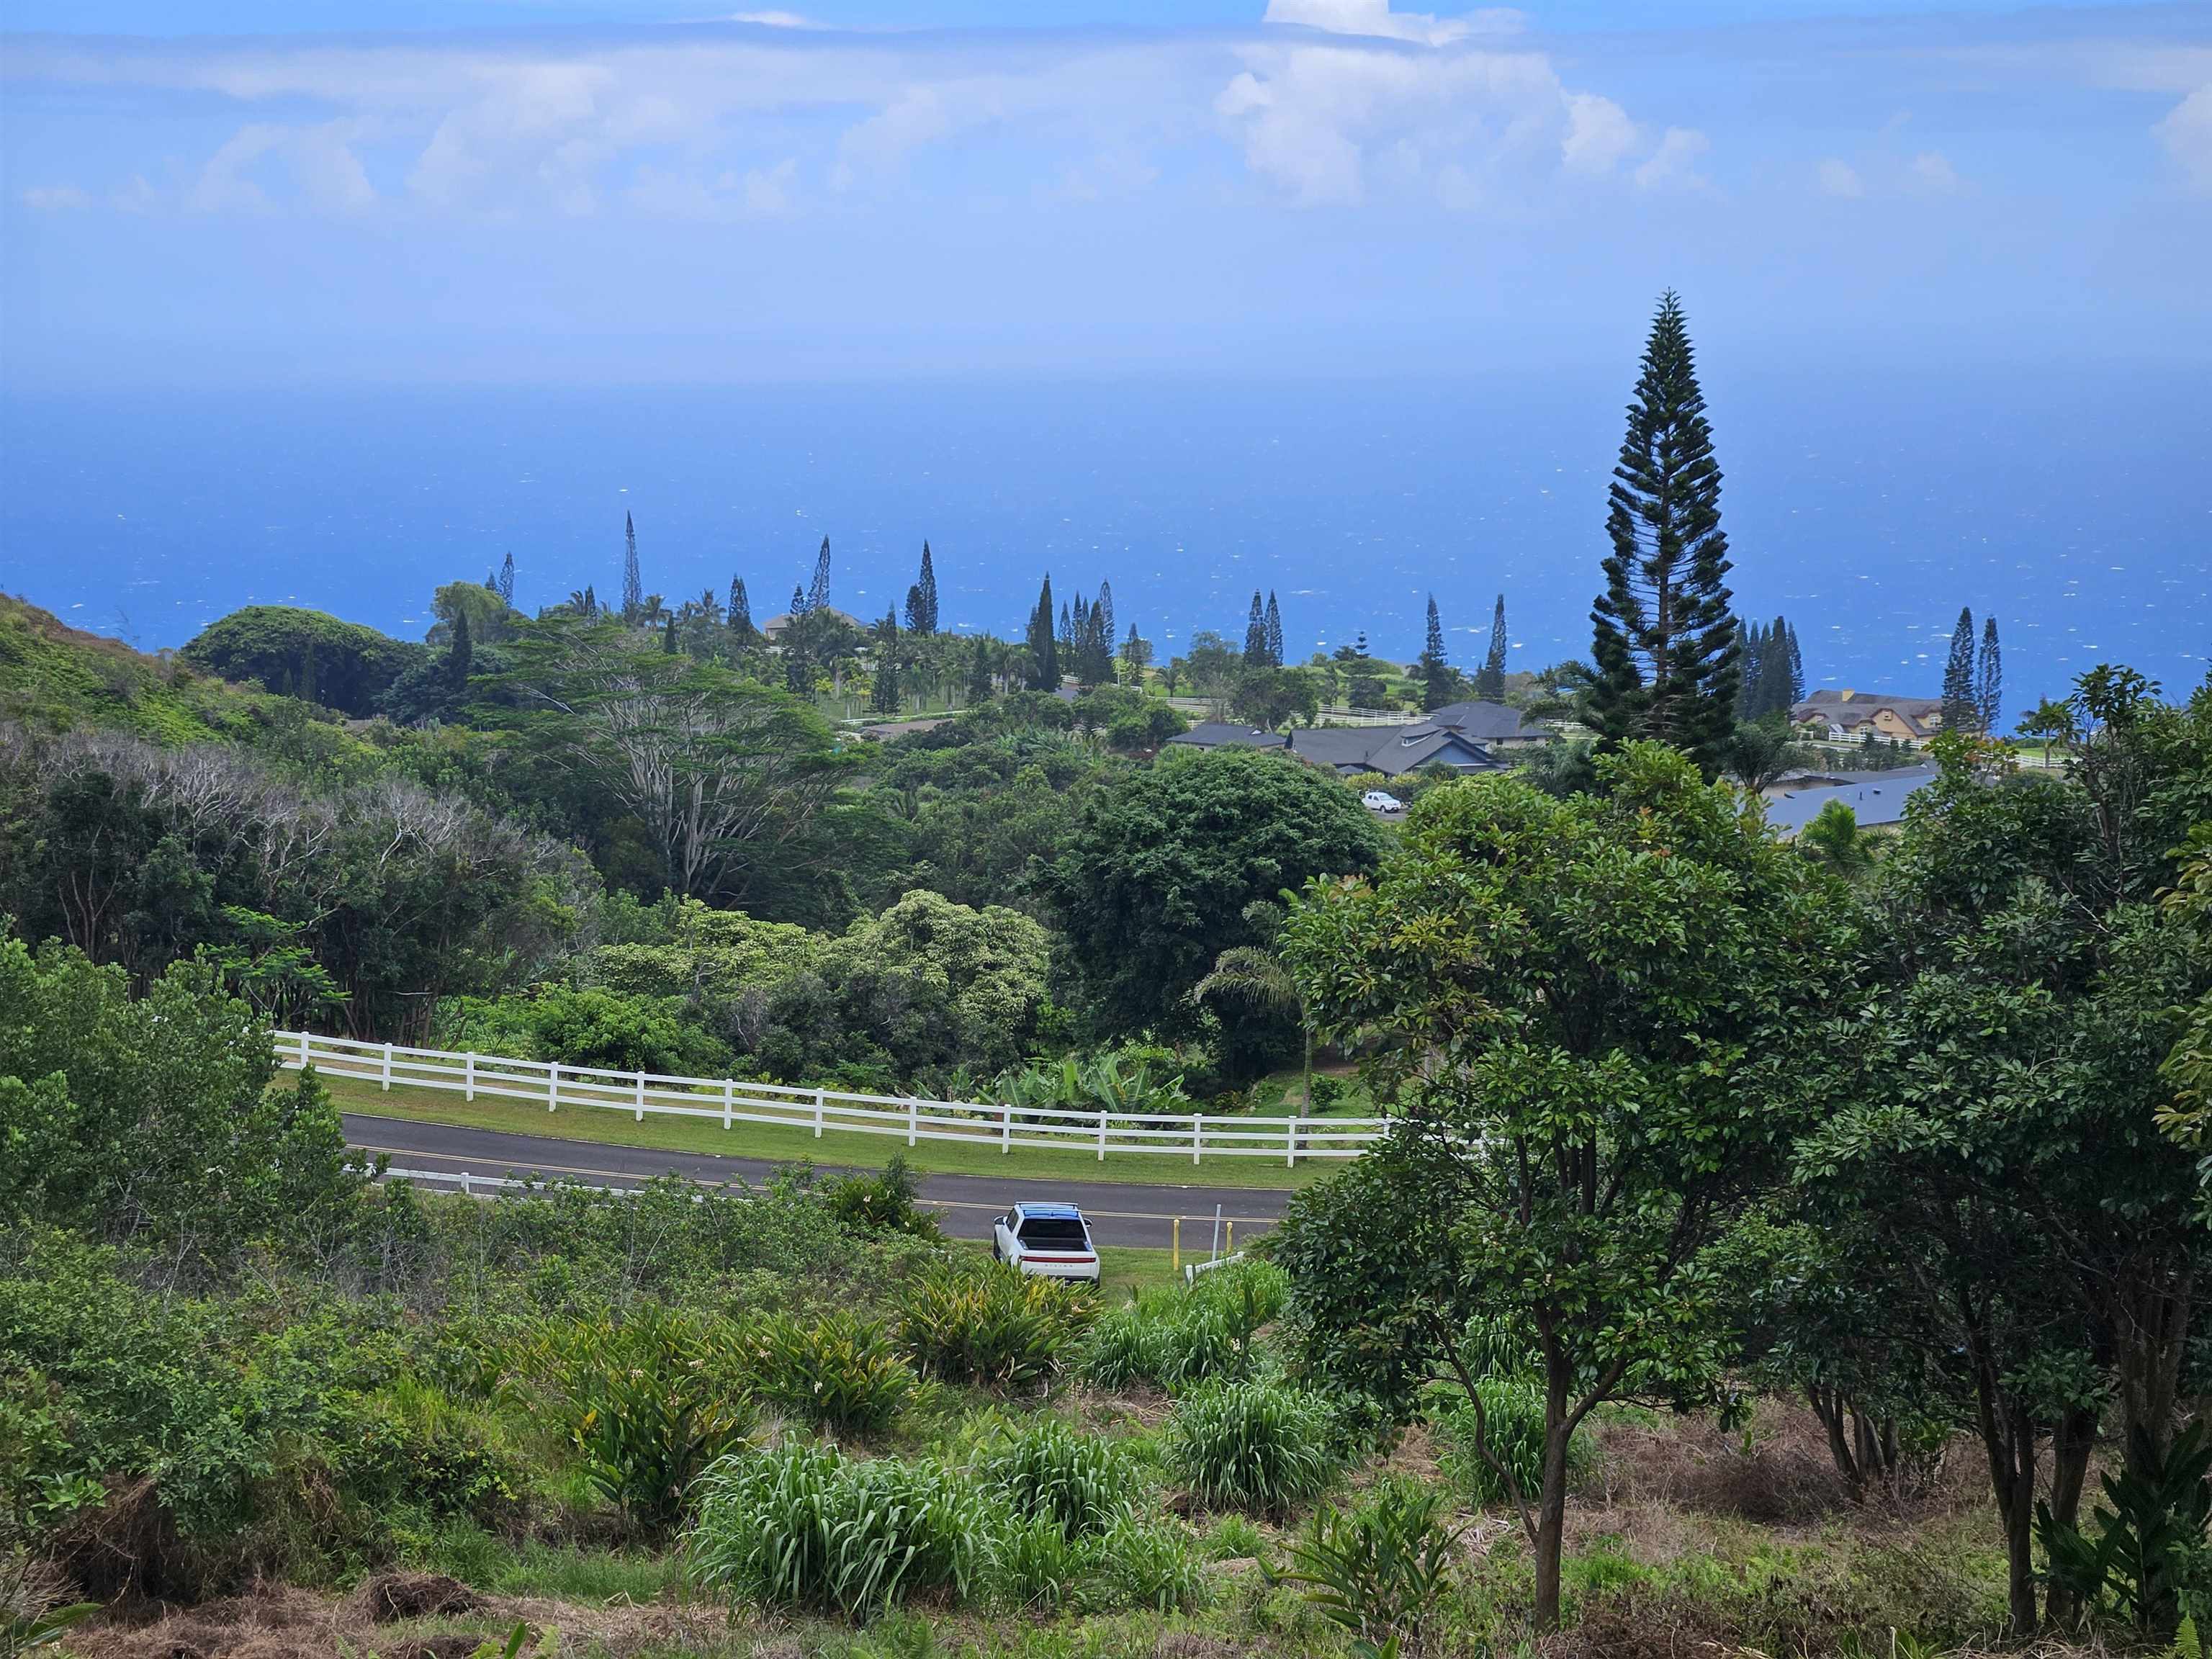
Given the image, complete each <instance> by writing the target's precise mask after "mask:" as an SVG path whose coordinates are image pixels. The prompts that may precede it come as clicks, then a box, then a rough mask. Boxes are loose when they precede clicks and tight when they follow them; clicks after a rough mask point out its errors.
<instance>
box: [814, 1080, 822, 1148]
mask: <svg viewBox="0 0 2212 1659" xmlns="http://www.w3.org/2000/svg"><path fill="white" fill-rule="evenodd" d="M814 1138H815V1139H817V1140H819V1139H822V1091H821V1090H819V1089H817V1090H816V1091H814Z"/></svg>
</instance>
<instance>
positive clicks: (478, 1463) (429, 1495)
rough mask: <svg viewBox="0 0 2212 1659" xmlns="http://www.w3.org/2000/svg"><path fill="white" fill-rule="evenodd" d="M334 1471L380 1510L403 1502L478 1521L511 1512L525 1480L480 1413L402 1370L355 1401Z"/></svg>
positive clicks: (431, 1512) (484, 1522)
mask: <svg viewBox="0 0 2212 1659" xmlns="http://www.w3.org/2000/svg"><path fill="white" fill-rule="evenodd" d="M338 1470H339V1474H340V1476H341V1479H342V1480H343V1483H344V1485H345V1486H346V1488H347V1490H348V1491H349V1492H352V1493H353V1494H354V1495H355V1496H356V1497H358V1498H362V1499H363V1500H364V1501H366V1502H368V1503H370V1504H374V1505H375V1506H377V1507H379V1508H380V1509H385V1508H391V1507H394V1506H398V1505H400V1504H409V1505H412V1506H414V1507H416V1508H418V1509H420V1510H423V1511H424V1512H425V1513H426V1514H428V1515H429V1516H435V1517H441V1518H443V1517H447V1516H458V1517H461V1518H465V1519H467V1520H471V1521H474V1522H478V1523H479V1524H481V1525H484V1526H495V1525H497V1524H498V1523H500V1522H502V1521H504V1520H506V1519H507V1517H508V1516H511V1515H512V1514H513V1511H514V1510H515V1508H516V1506H517V1504H518V1503H519V1501H520V1492H521V1490H522V1488H523V1486H525V1485H526V1480H527V1476H526V1474H525V1472H524V1470H523V1468H522V1467H521V1465H520V1462H519V1460H517V1459H516V1458H515V1457H514V1456H513V1455H512V1454H511V1453H509V1452H508V1451H507V1450H506V1449H504V1448H503V1447H501V1445H500V1444H499V1443H498V1434H497V1431H496V1430H495V1428H494V1426H493V1425H492V1424H491V1422H490V1421H489V1419H488V1418H487V1416H486V1415H485V1414H484V1413H483V1412H481V1411H479V1410H476V1409H472V1408H470V1407H464V1406H461V1405H459V1404H456V1403H455V1402H454V1401H453V1400H451V1399H450V1398H448V1397H447V1395H446V1394H445V1392H444V1391H443V1390H442V1389H439V1388H438V1387H437V1386H436V1385H435V1383H425V1382H422V1381H421V1380H420V1379H418V1378H416V1377H415V1376H406V1375H404V1376H397V1377H394V1378H393V1379H392V1381H391V1383H388V1384H386V1386H385V1387H384V1388H383V1389H380V1390H379V1391H378V1392H377V1393H375V1394H374V1395H369V1396H368V1398H367V1399H365V1400H364V1401H362V1406H361V1407H360V1413H359V1425H358V1427H357V1428H356V1431H355V1432H354V1434H352V1435H351V1436H349V1437H347V1439H346V1441H345V1442H344V1443H343V1446H342V1449H341V1450H340V1453H339V1457H338Z"/></svg>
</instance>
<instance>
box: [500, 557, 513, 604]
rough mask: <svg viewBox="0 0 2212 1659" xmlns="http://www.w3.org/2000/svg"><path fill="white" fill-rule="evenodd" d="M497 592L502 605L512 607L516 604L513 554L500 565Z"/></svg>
mask: <svg viewBox="0 0 2212 1659" xmlns="http://www.w3.org/2000/svg"><path fill="white" fill-rule="evenodd" d="M497 591H498V593H499V598H500V603H501V604H502V605H513V603H514V555H513V554H512V553H510V554H508V555H507V557H506V558H505V559H504V560H503V561H501V564H500V567H499V586H498V590H497Z"/></svg>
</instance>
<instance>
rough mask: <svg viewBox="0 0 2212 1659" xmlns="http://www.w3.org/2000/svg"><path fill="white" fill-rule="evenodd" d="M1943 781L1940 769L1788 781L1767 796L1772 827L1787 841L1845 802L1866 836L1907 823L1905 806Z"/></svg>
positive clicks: (1916, 768)
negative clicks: (1823, 811)
mask: <svg viewBox="0 0 2212 1659" xmlns="http://www.w3.org/2000/svg"><path fill="white" fill-rule="evenodd" d="M1941 776H1942V773H1941V772H1940V771H1938V770H1937V769H1936V768H1934V767H1915V768H1911V769H1905V768H1899V769H1894V770H1892V771H1887V772H1841V773H1828V774H1818V773H1814V774H1808V775H1804V776H1802V777H1798V778H1787V779H1784V781H1782V782H1780V783H1778V784H1775V785H1772V786H1771V787H1769V788H1768V789H1767V790H1766V792H1765V797H1766V799H1765V805H1766V821H1767V822H1768V823H1771V824H1772V825H1773V826H1774V827H1775V828H1776V829H1779V830H1781V831H1782V833H1783V834H1784V835H1785V836H1794V835H1796V833H1797V832H1798V831H1799V830H1800V829H1803V828H1804V827H1805V826H1806V825H1807V824H1808V823H1812V821H1813V820H1814V818H1816V817H1820V809H1821V808H1822V807H1824V806H1826V805H1827V804H1828V803H1829V802H1830V801H1832V800H1839V801H1841V802H1843V804H1844V805H1846V806H1848V807H1850V809H1851V814H1852V816H1853V817H1856V818H1857V820H1858V823H1859V828H1860V829H1878V828H1880V827H1881V826H1883V825H1886V824H1895V823H1903V822H1904V821H1905V803H1906V802H1907V801H1909V800H1911V799H1912V798H1913V796H1915V795H1917V794H1918V793H1920V792H1921V791H1922V790H1923V789H1925V788H1926V787H1928V786H1929V784H1931V783H1933V782H1935V781H1936V779H1937V778H1939V777H1941Z"/></svg>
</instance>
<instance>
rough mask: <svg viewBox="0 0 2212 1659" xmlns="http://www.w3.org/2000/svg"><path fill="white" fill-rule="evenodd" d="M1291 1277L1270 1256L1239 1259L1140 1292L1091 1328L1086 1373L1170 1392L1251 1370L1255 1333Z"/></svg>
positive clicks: (1117, 1384) (1103, 1382) (1116, 1385)
mask: <svg viewBox="0 0 2212 1659" xmlns="http://www.w3.org/2000/svg"><path fill="white" fill-rule="evenodd" d="M1288 1284H1289V1280H1288V1279H1287V1277H1286V1276H1285V1274H1284V1273H1283V1270H1282V1269H1281V1268H1279V1267H1276V1266H1274V1265H1273V1263H1271V1262H1266V1261H1237V1262H1232V1263H1231V1264H1230V1265H1229V1266H1227V1267H1217V1268H1215V1269H1214V1270H1213V1271H1212V1273H1201V1274H1200V1275H1199V1277H1198V1279H1197V1280H1196V1281H1195V1282H1194V1283H1193V1284H1192V1285H1190V1286H1189V1287H1188V1288H1187V1289H1186V1288H1184V1287H1182V1286H1180V1285H1172V1286H1169V1287H1167V1288H1165V1289H1160V1290H1152V1291H1143V1292H1140V1293H1139V1294H1138V1295H1137V1296H1135V1297H1133V1298H1131V1300H1130V1301H1128V1302H1127V1303H1125V1304H1122V1305H1121V1306H1120V1307H1118V1308H1114V1309H1111V1310H1108V1311H1107V1312H1106V1313H1105V1314H1104V1315H1103V1316H1100V1318H1099V1319H1098V1321H1097V1323H1096V1324H1095V1325H1094V1326H1093V1327H1092V1329H1091V1339H1090V1340H1089V1342H1088V1343H1087V1344H1086V1345H1085V1352H1084V1356H1083V1365H1082V1369H1083V1374H1084V1376H1085V1377H1086V1378H1087V1379H1088V1380H1089V1381H1091V1382H1093V1383H1097V1384H1099V1385H1100V1386H1101V1387H1103V1388H1109V1389H1121V1388H1127V1387H1128V1386H1129V1385H1130V1384H1131V1383H1151V1384H1152V1385H1153V1386H1154V1387H1156V1388H1161V1389H1168V1390H1169V1391H1170V1392H1175V1391H1176V1390H1180V1389H1188V1388H1193V1387H1195V1386H1197V1385H1198V1384H1200V1383H1208V1382H1213V1381H1217V1380H1219V1379H1224V1378H1236V1377H1246V1376H1250V1375H1252V1370H1253V1359H1254V1341H1255V1338H1256V1337H1257V1336H1258V1334H1259V1332H1260V1330H1261V1327H1263V1326H1265V1325H1267V1324H1269V1323H1271V1322H1273V1320H1274V1319H1275V1317H1276V1316H1278V1315H1279V1314H1280V1313H1281V1311H1282V1308H1283V1301H1284V1297H1285V1293H1286V1291H1287V1288H1288Z"/></svg>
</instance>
